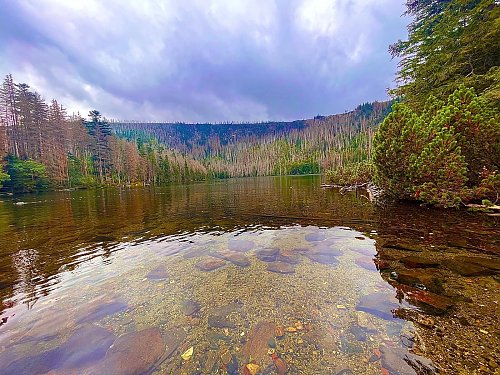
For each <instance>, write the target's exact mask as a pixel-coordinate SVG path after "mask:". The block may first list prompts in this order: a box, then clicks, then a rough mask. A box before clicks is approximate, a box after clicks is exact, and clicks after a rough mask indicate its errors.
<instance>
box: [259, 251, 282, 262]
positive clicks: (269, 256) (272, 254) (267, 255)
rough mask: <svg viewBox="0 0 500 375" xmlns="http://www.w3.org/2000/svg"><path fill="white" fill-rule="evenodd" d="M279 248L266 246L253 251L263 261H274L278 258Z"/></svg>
mask: <svg viewBox="0 0 500 375" xmlns="http://www.w3.org/2000/svg"><path fill="white" fill-rule="evenodd" d="M278 254H279V249H277V248H267V249H260V250H257V251H256V252H255V256H256V257H257V259H259V260H261V261H263V262H275V261H276V260H277V258H278Z"/></svg>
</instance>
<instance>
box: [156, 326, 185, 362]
mask: <svg viewBox="0 0 500 375" xmlns="http://www.w3.org/2000/svg"><path fill="white" fill-rule="evenodd" d="M185 338H186V332H184V330H183V329H182V328H172V329H169V330H168V331H166V332H164V333H163V341H164V342H165V352H164V353H163V356H162V358H161V360H160V361H159V362H161V361H163V360H165V359H166V358H168V357H170V356H171V355H172V354H173V353H174V352H175V351H176V350H177V348H178V347H179V345H180V344H181V343H182V342H183V341H184V339H185Z"/></svg>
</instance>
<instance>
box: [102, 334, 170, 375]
mask: <svg viewBox="0 0 500 375" xmlns="http://www.w3.org/2000/svg"><path fill="white" fill-rule="evenodd" d="M164 353H165V341H164V340H163V337H162V336H161V333H160V330H159V329H158V328H147V329H144V330H142V331H136V332H131V333H127V334H125V335H123V336H120V337H118V338H117V339H116V340H115V342H114V343H113V345H112V346H111V348H109V350H108V351H107V353H106V356H105V358H104V360H103V363H102V364H101V365H100V366H99V369H98V371H99V372H100V373H101V374H107V375H139V374H144V373H146V372H147V371H150V370H151V369H152V368H153V366H154V365H155V364H156V362H157V361H158V360H159V359H160V358H161V357H162V355H163V354H164Z"/></svg>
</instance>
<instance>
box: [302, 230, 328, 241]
mask: <svg viewBox="0 0 500 375" xmlns="http://www.w3.org/2000/svg"><path fill="white" fill-rule="evenodd" d="M304 238H305V240H306V241H307V242H319V241H324V240H325V239H326V236H325V235H324V234H323V233H321V232H312V233H308V234H306V235H305V237H304Z"/></svg>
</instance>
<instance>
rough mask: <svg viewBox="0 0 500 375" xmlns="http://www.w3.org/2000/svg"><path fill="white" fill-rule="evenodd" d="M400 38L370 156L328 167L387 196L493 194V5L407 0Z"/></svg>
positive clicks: (338, 178) (496, 91) (499, 156)
mask: <svg viewBox="0 0 500 375" xmlns="http://www.w3.org/2000/svg"><path fill="white" fill-rule="evenodd" d="M406 6H407V12H406V15H407V16H411V17H412V18H413V21H412V22H411V23H410V25H409V26H408V40H404V41H401V40H400V41H398V42H396V43H395V44H393V45H392V46H390V48H389V51H390V52H391V54H392V55H393V57H395V58H398V59H399V70H398V72H397V76H396V81H397V82H398V87H396V88H395V89H393V90H391V94H392V95H394V96H395V97H397V98H398V99H399V100H398V102H397V103H395V104H394V105H393V108H392V111H391V113H390V114H388V116H387V117H386V118H385V119H384V121H383V122H382V124H381V125H380V127H379V128H378V131H377V132H376V134H375V137H374V139H373V153H372V158H371V159H370V160H369V161H368V162H366V163H364V164H362V165H356V166H348V167H347V168H340V169H337V170H333V171H331V172H330V174H329V177H330V180H331V181H332V182H334V183H338V184H359V183H363V182H367V181H370V180H373V181H375V183H376V185H377V186H378V187H379V188H382V189H383V191H384V193H385V196H387V197H390V198H395V199H398V200H413V201H419V202H421V203H424V204H431V205H438V206H444V207H457V206H460V205H462V204H465V203H467V202H480V203H482V204H484V205H492V204H494V203H498V202H499V201H500V174H499V171H500V113H499V108H500V66H499V65H500V23H499V20H500V5H499V4H498V2H495V1H493V0H468V1H463V0H444V1H433V0H426V1H417V0H408V1H407V3H406Z"/></svg>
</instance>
